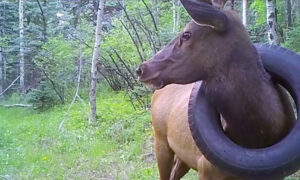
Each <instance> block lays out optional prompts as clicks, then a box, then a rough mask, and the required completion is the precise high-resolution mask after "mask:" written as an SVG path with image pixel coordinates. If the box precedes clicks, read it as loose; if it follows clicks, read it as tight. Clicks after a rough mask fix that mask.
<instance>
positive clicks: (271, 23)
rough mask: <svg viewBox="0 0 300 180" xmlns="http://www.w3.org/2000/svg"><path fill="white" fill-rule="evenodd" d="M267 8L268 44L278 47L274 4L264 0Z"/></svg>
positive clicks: (273, 1)
mask: <svg viewBox="0 0 300 180" xmlns="http://www.w3.org/2000/svg"><path fill="white" fill-rule="evenodd" d="M266 8H267V27H268V29H267V31H268V40H269V44H272V45H278V43H279V38H278V34H277V22H276V19H277V18H276V13H275V9H276V3H275V0H266Z"/></svg>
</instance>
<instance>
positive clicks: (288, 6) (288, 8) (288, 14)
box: [286, 0, 293, 27]
mask: <svg viewBox="0 0 300 180" xmlns="http://www.w3.org/2000/svg"><path fill="white" fill-rule="evenodd" d="M286 19H287V26H288V27H292V26H293V22H292V3H291V0H286Z"/></svg>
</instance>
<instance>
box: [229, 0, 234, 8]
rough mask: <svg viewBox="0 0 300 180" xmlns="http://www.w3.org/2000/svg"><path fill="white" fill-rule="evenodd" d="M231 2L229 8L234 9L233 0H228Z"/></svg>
mask: <svg viewBox="0 0 300 180" xmlns="http://www.w3.org/2000/svg"><path fill="white" fill-rule="evenodd" d="M230 3H231V9H232V10H234V0H230Z"/></svg>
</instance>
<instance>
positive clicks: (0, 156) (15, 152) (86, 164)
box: [0, 90, 158, 179]
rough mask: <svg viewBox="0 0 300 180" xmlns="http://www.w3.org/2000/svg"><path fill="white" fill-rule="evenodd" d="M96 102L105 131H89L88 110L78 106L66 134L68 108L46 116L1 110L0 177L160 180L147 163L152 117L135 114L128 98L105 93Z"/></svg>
mask: <svg viewBox="0 0 300 180" xmlns="http://www.w3.org/2000/svg"><path fill="white" fill-rule="evenodd" d="M104 91H105V90H104ZM98 102H99V103H98V107H99V109H98V113H99V115H100V118H101V122H100V125H101V126H99V125H95V126H90V125H89V124H88V120H87V114H86V113H87V111H86V107H85V106H82V104H80V103H78V104H75V106H74V107H73V109H72V110H71V112H70V114H69V116H68V117H67V119H66V122H65V125H64V127H63V129H62V131H59V130H58V126H59V124H60V122H61V120H62V117H63V116H64V114H65V111H66V110H67V108H68V106H58V107H55V108H53V109H51V110H49V111H45V112H43V113H36V112H34V111H31V110H28V109H4V108H1V107H0V114H1V116H0V133H1V136H0V174H1V175H3V176H6V177H8V178H9V179H23V178H29V179H78V178H79V179H81V178H82V179H90V178H96V179H101V178H109V179H131V177H133V179H139V178H138V177H143V178H146V179H157V176H158V174H157V169H156V164H155V162H154V161H153V160H151V161H147V162H146V161H145V160H144V155H145V154H149V153H151V152H152V140H151V138H150V137H151V134H152V133H151V132H152V129H151V124H150V116H149V112H145V111H143V110H141V109H140V110H138V111H135V110H134V109H133V108H132V106H131V105H130V102H129V99H128V98H126V96H125V95H124V93H113V92H110V91H107V92H106V93H105V94H103V95H102V96H100V97H98ZM144 169H147V171H143V170H144ZM136 171H138V172H139V174H136Z"/></svg>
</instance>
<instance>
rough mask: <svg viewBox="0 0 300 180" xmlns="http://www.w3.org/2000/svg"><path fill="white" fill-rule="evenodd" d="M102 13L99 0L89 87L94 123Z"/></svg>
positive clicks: (101, 5)
mask: <svg viewBox="0 0 300 180" xmlns="http://www.w3.org/2000/svg"><path fill="white" fill-rule="evenodd" d="M103 11H104V0H100V2H99V8H98V12H97V25H96V33H95V46H94V52H93V59H92V68H91V87H90V104H91V116H90V121H96V118H97V112H96V111H97V106H96V93H97V60H98V58H99V51H100V44H101V31H102V21H103Z"/></svg>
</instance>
